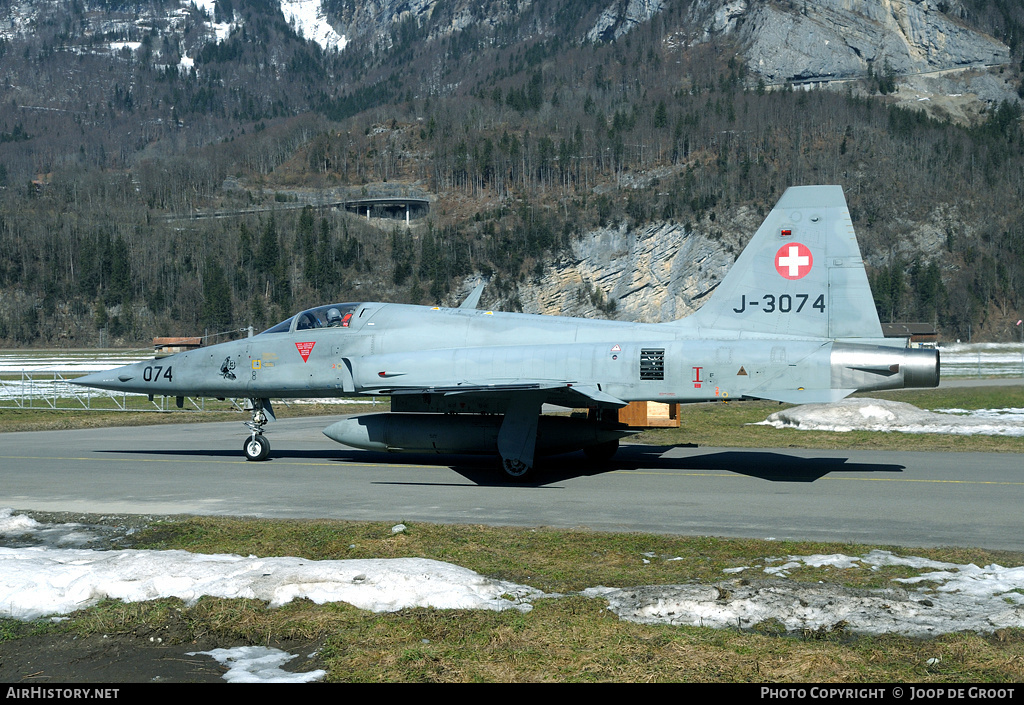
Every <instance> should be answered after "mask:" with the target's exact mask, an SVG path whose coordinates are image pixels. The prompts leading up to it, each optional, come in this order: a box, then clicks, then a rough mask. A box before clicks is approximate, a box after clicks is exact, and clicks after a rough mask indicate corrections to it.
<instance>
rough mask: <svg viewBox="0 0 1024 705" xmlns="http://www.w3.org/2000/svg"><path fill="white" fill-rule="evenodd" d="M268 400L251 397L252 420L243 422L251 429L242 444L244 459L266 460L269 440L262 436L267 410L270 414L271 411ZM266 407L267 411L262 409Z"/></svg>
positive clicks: (268, 451) (268, 453)
mask: <svg viewBox="0 0 1024 705" xmlns="http://www.w3.org/2000/svg"><path fill="white" fill-rule="evenodd" d="M269 406H270V400H269V399H268V400H263V399H253V400H252V421H247V422H246V423H245V425H246V427H247V428H248V429H249V430H250V431H252V435H250V436H249V437H248V438H246V439H245V443H243V444H242V452H243V453H245V459H246V460H253V461H259V460H266V459H267V456H268V455H270V441H268V440H267V439H266V438H265V437H264V436H263V427H264V426H265V425H266V424H267V420H268V419H267V412H269V413H270V414H271V415H272V414H273V412H272V411H270V409H269ZM265 408H266V410H267V411H264V409H265Z"/></svg>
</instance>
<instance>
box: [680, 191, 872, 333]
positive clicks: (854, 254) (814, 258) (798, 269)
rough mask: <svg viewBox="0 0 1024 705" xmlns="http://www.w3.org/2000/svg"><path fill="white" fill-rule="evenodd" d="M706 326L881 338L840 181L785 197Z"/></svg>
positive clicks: (702, 317) (711, 305) (728, 280)
mask: <svg viewBox="0 0 1024 705" xmlns="http://www.w3.org/2000/svg"><path fill="white" fill-rule="evenodd" d="M683 320H685V321H687V323H689V324H695V325H697V326H699V327H701V328H704V329H709V328H713V329H726V330H742V331H749V332H752V333H769V334H780V335H795V336H801V337H814V338H833V339H834V338H877V339H880V338H882V326H881V324H880V323H879V322H878V314H877V313H876V311H875V304H874V299H873V297H872V295H871V288H870V286H868V278H867V274H866V273H865V271H864V261H863V260H862V259H861V255H860V247H859V246H858V245H857V236H856V235H855V234H854V232H853V223H851V222H850V212H849V209H848V208H847V206H846V198H845V197H844V196H843V189H842V187H840V186H794V187H792V188H789V189H787V190H786V192H785V193H784V194H782V198H781V199H779V202H778V203H777V204H776V206H775V208H774V209H772V212H771V213H769V214H768V217H767V218H766V219H765V221H764V223H763V224H762V225H761V227H760V228H758V230H757V233H756V234H755V235H754V237H753V238H752V239H751V240H750V243H749V244H748V245H747V246H746V248H745V249H744V250H743V252H742V253H741V254H740V256H739V259H737V260H736V263H735V264H734V265H733V267H732V269H731V270H729V273H728V274H727V275H726V277H725V279H723V280H722V283H721V284H720V285H719V286H718V288H717V289H716V290H715V292H714V294H712V296H711V298H710V300H709V301H708V302H707V303H706V304H705V305H704V306H703V307H701V308H700V310H698V311H697V312H696V313H694V314H693V315H692V316H690V317H689V318H686V319H683Z"/></svg>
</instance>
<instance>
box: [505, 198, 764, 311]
mask: <svg viewBox="0 0 1024 705" xmlns="http://www.w3.org/2000/svg"><path fill="white" fill-rule="evenodd" d="M761 220H762V219H761V217H760V216H759V215H758V214H757V213H755V212H753V211H752V210H751V209H749V208H739V209H737V210H736V212H735V213H732V214H729V215H728V216H727V217H725V218H724V219H723V218H719V219H718V220H717V221H716V222H714V223H712V222H710V221H708V220H705V221H703V222H702V223H700V224H697V225H696V226H695V227H694V228H693V229H692V230H691V229H688V228H687V227H686V226H684V225H682V224H680V223H655V224H651V225H648V226H646V227H643V228H640V229H634V228H631V227H630V226H628V225H627V224H625V223H623V224H622V225H620V226H618V227H612V228H601V229H599V230H595V231H592V232H590V233H587V234H585V235H584V236H582V237H581V238H580V239H579V240H577V241H576V242H575V243H574V244H573V248H572V254H571V255H569V256H566V257H563V258H562V259H561V260H560V261H558V262H557V263H555V264H554V265H553V266H551V267H549V268H548V269H547V271H546V272H545V274H544V275H543V276H542V277H540V278H539V279H537V280H535V281H533V282H530V283H528V284H525V285H522V286H520V287H519V300H520V302H521V303H522V307H523V310H524V311H526V312H528V313H545V314H551V315H560V316H579V317H584V318H617V319H620V320H627V321H641V322H645V323H658V322H663V321H673V320H677V319H679V318H684V317H685V316H688V315H690V314H691V313H693V312H694V311H696V310H697V309H698V308H700V307H701V306H702V305H703V304H704V302H705V301H706V300H707V297H708V296H709V295H710V294H711V292H712V291H714V289H715V287H717V286H718V284H719V282H721V280H722V278H723V277H724V276H725V274H726V272H728V271H729V268H730V267H731V266H732V264H733V262H734V261H735V258H736V257H737V256H738V255H739V253H740V251H741V250H742V249H743V246H744V245H745V244H746V243H747V241H748V240H749V239H750V238H751V237H752V236H753V234H754V232H755V231H756V230H757V228H758V226H759V225H760V224H761Z"/></svg>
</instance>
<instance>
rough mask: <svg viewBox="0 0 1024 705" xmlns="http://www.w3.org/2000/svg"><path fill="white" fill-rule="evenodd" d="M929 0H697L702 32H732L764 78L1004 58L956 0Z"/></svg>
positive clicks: (933, 67) (907, 69) (694, 16)
mask: <svg viewBox="0 0 1024 705" xmlns="http://www.w3.org/2000/svg"><path fill="white" fill-rule="evenodd" d="M941 7H942V9H940V4H939V3H938V2H936V0H868V1H865V0H816V1H815V2H813V3H805V2H752V1H748V0H698V2H696V3H694V5H693V6H692V7H691V10H690V15H689V17H690V20H691V21H692V22H693V23H694V25H695V26H696V27H698V28H700V31H701V34H702V37H703V38H707V37H710V36H712V35H716V34H731V35H734V36H735V37H736V38H737V39H738V40H739V41H740V43H741V45H742V46H743V48H744V54H745V55H746V57H747V62H748V65H749V66H750V68H751V69H752V70H754V71H756V72H757V73H758V74H760V75H761V76H762V77H763V78H764V80H765V82H767V83H780V82H785V81H800V80H807V79H814V78H823V79H837V78H863V77H864V76H866V75H867V73H868V70H869V68H870V69H871V70H872V71H874V72H876V73H881V72H883V71H886V70H889V71H892V72H893V73H895V74H897V75H905V74H916V73H922V72H929V71H941V70H945V69H953V68H964V67H968V66H972V67H977V66H990V65H996V64H1005V63H1007V62H1008V61H1009V60H1010V50H1009V48H1008V47H1007V46H1006V45H1004V44H1003V43H1002V42H999V41H997V40H995V39H993V38H992V37H989V36H987V35H985V34H982V33H980V32H977V31H975V30H972V29H970V28H968V27H967V26H965V25H964V24H962V23H961V22H960V20H959V19H958V15H961V16H962V14H963V12H962V9H961V8H960V6H959V4H958V3H957V2H955V1H954V2H943V3H942V4H941Z"/></svg>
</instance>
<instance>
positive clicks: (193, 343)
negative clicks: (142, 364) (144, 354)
mask: <svg viewBox="0 0 1024 705" xmlns="http://www.w3.org/2000/svg"><path fill="white" fill-rule="evenodd" d="M202 345H203V339H202V338H201V337H199V336H196V337H194V338H153V349H154V350H156V355H157V357H162V356H164V355H173V354H174V353H179V352H185V351H186V350H195V349H196V348H198V347H202Z"/></svg>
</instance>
